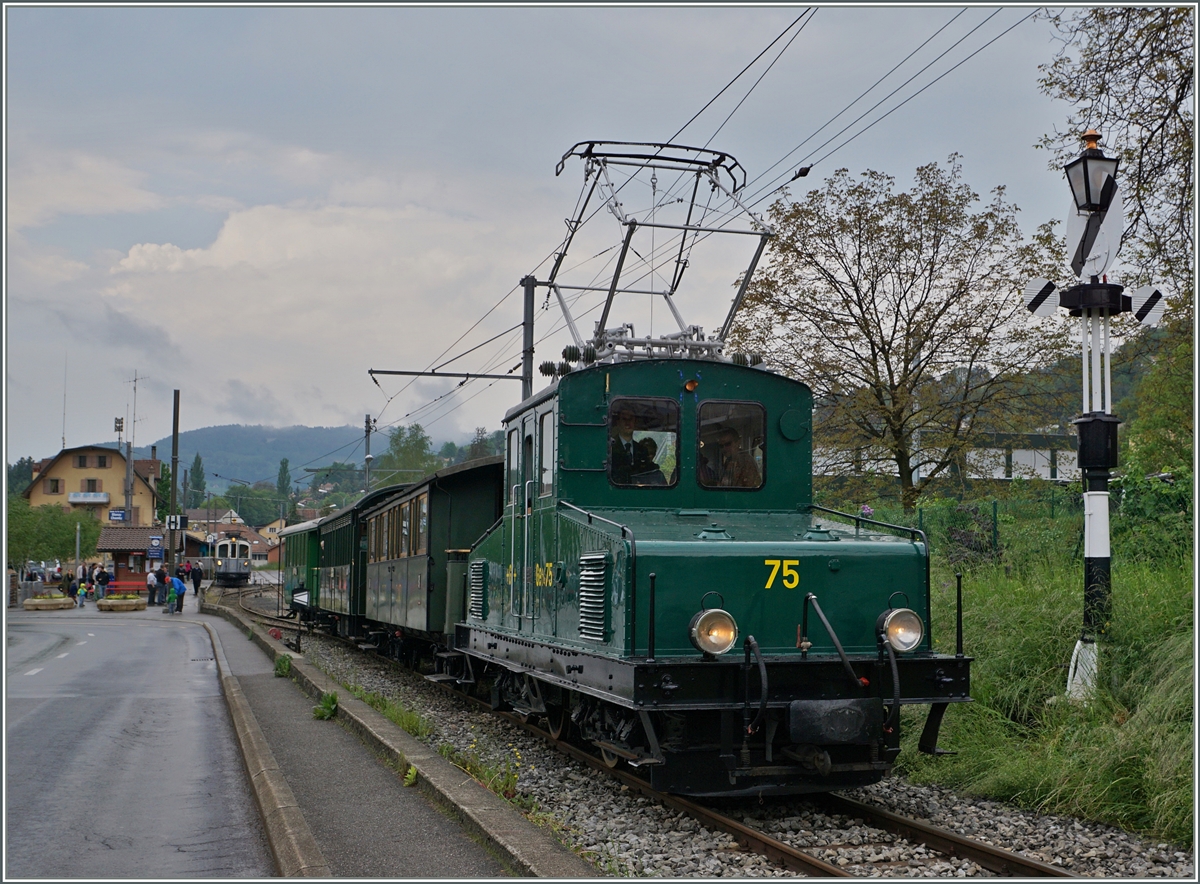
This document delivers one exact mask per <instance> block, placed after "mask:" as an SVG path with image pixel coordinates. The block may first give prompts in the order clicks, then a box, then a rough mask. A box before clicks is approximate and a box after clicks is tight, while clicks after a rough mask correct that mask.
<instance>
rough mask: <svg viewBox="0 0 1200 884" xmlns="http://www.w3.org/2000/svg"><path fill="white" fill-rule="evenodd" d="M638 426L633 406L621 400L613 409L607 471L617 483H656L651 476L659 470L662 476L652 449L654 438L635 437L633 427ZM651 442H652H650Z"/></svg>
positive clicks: (660, 475)
mask: <svg viewBox="0 0 1200 884" xmlns="http://www.w3.org/2000/svg"><path fill="white" fill-rule="evenodd" d="M635 429H637V415H636V414H635V413H634V410H633V409H632V408H631V407H630V406H628V405H624V404H618V405H617V407H616V410H615V411H614V412H613V419H612V426H611V428H610V432H611V434H612V435H611V438H610V440H609V446H608V474H609V477H610V478H611V479H612V481H613V483H614V484H616V485H649V484H653V482H652V479H651V476H652V474H653V473H658V476H659V479H660V480H661V477H662V472H661V470H659V469H658V465H657V464H655V462H654V453H653V451H652V450H651V445H653V441H652V440H650V439H641V440H636V441H635V440H634V438H633V431H634V430H635ZM647 443H649V444H647Z"/></svg>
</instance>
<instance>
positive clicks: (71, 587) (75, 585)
mask: <svg viewBox="0 0 1200 884" xmlns="http://www.w3.org/2000/svg"><path fill="white" fill-rule="evenodd" d="M67 595H68V596H69V597H70V599H71V603H72V604H79V605H80V607H83V605H82V604H80V602H79V581H78V580H76V579H75V578H74V577H72V578H71V582H70V583H69V584H67Z"/></svg>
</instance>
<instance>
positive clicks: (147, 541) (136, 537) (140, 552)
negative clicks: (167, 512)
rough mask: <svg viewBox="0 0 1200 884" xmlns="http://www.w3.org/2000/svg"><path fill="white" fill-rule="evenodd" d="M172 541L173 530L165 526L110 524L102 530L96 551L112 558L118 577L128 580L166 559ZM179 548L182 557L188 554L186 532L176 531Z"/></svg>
mask: <svg viewBox="0 0 1200 884" xmlns="http://www.w3.org/2000/svg"><path fill="white" fill-rule="evenodd" d="M169 543H170V532H169V531H166V530H164V529H162V528H151V527H125V526H115V525H106V526H104V527H103V528H101V529H100V539H99V540H97V541H96V552H98V553H99V554H100V555H102V556H105V557H106V558H111V559H112V562H113V565H114V567H115V568H116V576H117V580H118V581H124V580H131V579H134V578H133V576H132V575H135V574H145V573H146V570H147V567H149V568H151V569H153V568H157V567H158V565H159V564H160V563H162V562H164V561H166V554H167V547H168V544H169ZM175 551H176V552H175V556H176V559H177V560H178V559H179V558H180V557H181V556H182V555H183V553H184V540H183V532H182V531H176V532H175Z"/></svg>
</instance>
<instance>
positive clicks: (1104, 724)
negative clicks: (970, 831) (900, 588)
mask: <svg viewBox="0 0 1200 884" xmlns="http://www.w3.org/2000/svg"><path fill="white" fill-rule="evenodd" d="M955 507H957V504H955ZM987 516H988V518H989V522H990V516H991V512H990V509H989V510H988V511H987ZM927 527H929V526H927ZM1000 527H1001V529H1002V530H1001V531H999V532H998V533H999V534H1000V536H1001V537H1002V543H1001V544H1000V548H999V549H998V550H997V551H996V553H995V554H993V553H991V552H987V551H985V552H984V553H983V554H977V555H975V556H974V557H972V556H967V557H965V558H963V557H962V556H959V557H958V560H957V561H955V562H951V561H950V559H951V558H954V556H952V555H951V553H952V552H953V550H952V549H951V548H950V545H949V544H947V542H946V535H945V533H944V532H943V534H942V539H941V541H940V545H939V540H938V532H937V531H936V530H932V531H931V532H930V534H931V537H930V542H931V546H932V547H933V550H934V567H933V586H932V590H933V593H934V598H933V610H934V623H933V624H931V627H932V630H933V635H934V639H935V642H936V643H937V644H938V645H939V647H940V649H941V650H952V649H953V643H954V630H955V625H954V608H955V605H954V574H955V572H956V571H961V572H962V573H963V574H964V583H963V598H964V601H963V607H964V613H963V632H964V645H965V647H964V651H965V652H966V653H967V654H968V655H970V656H973V657H974V658H975V662H974V664H973V666H972V687H971V694H972V697H973V698H974V700H975V702H974V703H973V704H971V705H963V706H956V707H952V708H951V710H950V711H949V712H948V713H947V715H946V719H945V722H944V724H943V727H942V735H941V738H940V740H939V742H940V744H941V746H942V747H943V748H946V749H952V750H956V751H958V753H959V754H958V755H956V756H947V757H941V758H937V759H933V758H931V757H929V756H925V755H921V754H920V753H919V752H918V751H917V748H916V741H917V737H918V736H919V733H920V725H921V720H920V715H921V714H922V713H923V710H917V709H914V710H911V716H912V717H911V719H910V720H909V721H908V727H907V728H906V729H905V730H906V732H907V733H906V746H905V750H906V751H905V752H904V753H903V754H902V756H901V758H902V763H903V764H904V765H906V768H907V772H908V773H909V775H910V776H911V777H912V778H913V779H914V780H916V781H924V782H937V783H941V784H943V785H948V786H953V787H955V788H959V789H962V790H965V791H968V792H972V793H975V794H980V795H987V796H992V797H996V798H1002V799H1005V800H1009V801H1013V802H1016V803H1018V804H1020V805H1023V806H1026V807H1029V808H1033V809H1037V810H1041V811H1046V812H1061V813H1069V814H1074V815H1079V816H1083V817H1086V818H1090V819H1094V820H1099V821H1102V822H1109V823H1113V824H1116V825H1120V826H1123V827H1125V828H1128V829H1131V830H1134V831H1139V832H1142V833H1145V834H1147V835H1150V836H1153V837H1155V838H1160V839H1164V840H1169V841H1172V842H1175V843H1179V844H1188V845H1190V844H1191V842H1192V830H1193V805H1194V797H1195V790H1194V770H1193V763H1192V761H1193V746H1194V723H1193V713H1194V702H1193V697H1194V690H1193V683H1194V667H1193V661H1194V629H1193V607H1194V606H1193V559H1192V549H1191V539H1192V527H1191V516H1190V514H1168V515H1166V516H1164V517H1163V518H1161V519H1137V520H1133V519H1126V518H1123V517H1121V516H1117V517H1116V518H1114V521H1113V531H1112V536H1113V575H1112V577H1113V591H1112V619H1111V622H1110V624H1109V627H1108V630H1107V632H1106V634H1105V635H1104V636H1103V640H1102V642H1101V643H1100V644H1099V649H1100V650H1099V653H1100V684H1099V685H1098V687H1097V690H1096V692H1095V694H1094V696H1093V697H1092V698H1091V700H1090V702H1088V703H1086V704H1080V703H1073V702H1068V701H1065V700H1063V699H1062V697H1061V695H1062V694H1063V691H1064V688H1065V685H1066V677H1067V666H1068V663H1069V661H1070V657H1071V652H1072V650H1073V648H1074V645H1075V642H1076V639H1078V637H1079V635H1080V631H1081V626H1082V616H1083V614H1082V608H1083V575H1082V551H1081V549H1079V544H1078V538H1079V536H1080V532H1081V531H1082V520H1081V519H1079V518H1078V516H1077V514H1076V513H1073V512H1071V511H1070V509H1066V510H1065V511H1064V512H1061V513H1056V514H1055V517H1054V518H1050V517H1049V515H1048V513H1043V514H1041V515H1031V516H1029V517H1026V518H1021V517H1020V516H1019V514H1018V515H1017V516H1011V513H1010V518H1009V520H1008V521H1007V522H1006V523H1003V524H1002V525H1001V526H1000ZM906 711H908V710H906Z"/></svg>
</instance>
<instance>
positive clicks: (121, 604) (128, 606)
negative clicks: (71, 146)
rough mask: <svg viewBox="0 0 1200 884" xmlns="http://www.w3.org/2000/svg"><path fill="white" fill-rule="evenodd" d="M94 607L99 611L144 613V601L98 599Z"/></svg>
mask: <svg viewBox="0 0 1200 884" xmlns="http://www.w3.org/2000/svg"><path fill="white" fill-rule="evenodd" d="M96 607H97V608H98V609H99V610H101V611H144V610H146V600H145V599H100V601H98V602H96Z"/></svg>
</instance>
